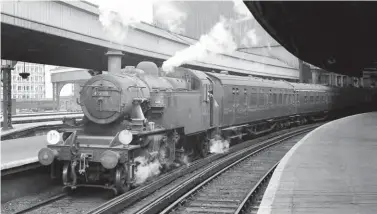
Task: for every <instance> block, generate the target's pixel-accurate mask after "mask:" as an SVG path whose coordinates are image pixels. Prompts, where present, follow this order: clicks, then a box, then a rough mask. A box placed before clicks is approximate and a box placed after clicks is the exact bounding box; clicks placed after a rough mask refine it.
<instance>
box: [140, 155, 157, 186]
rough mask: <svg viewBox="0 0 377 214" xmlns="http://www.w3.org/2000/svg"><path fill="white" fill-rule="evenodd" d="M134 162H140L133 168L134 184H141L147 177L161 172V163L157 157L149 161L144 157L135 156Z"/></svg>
mask: <svg viewBox="0 0 377 214" xmlns="http://www.w3.org/2000/svg"><path fill="white" fill-rule="evenodd" d="M135 162H139V163H140V164H139V165H138V166H137V168H136V170H135V180H136V181H135V183H136V184H142V183H144V182H145V181H146V180H147V179H148V178H151V177H154V176H157V175H159V174H160V173H161V171H160V167H161V164H160V162H159V160H158V159H154V160H153V161H149V160H147V159H146V158H145V157H143V156H141V157H137V158H135Z"/></svg>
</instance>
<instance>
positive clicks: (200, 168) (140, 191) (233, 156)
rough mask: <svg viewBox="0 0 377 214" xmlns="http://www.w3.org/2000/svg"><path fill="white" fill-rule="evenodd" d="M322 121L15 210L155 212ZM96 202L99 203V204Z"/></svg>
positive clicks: (31, 211) (46, 211)
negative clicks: (118, 184)
mask: <svg viewBox="0 0 377 214" xmlns="http://www.w3.org/2000/svg"><path fill="white" fill-rule="evenodd" d="M321 124H322V123H321ZM321 124H315V125H306V126H301V127H298V128H291V129H288V130H281V131H278V132H275V133H272V134H269V135H266V136H263V137H260V138H257V139H254V140H250V141H246V142H243V143H240V144H237V145H235V146H233V147H231V148H230V149H229V152H228V153H225V154H213V155H210V156H208V157H207V158H204V159H199V160H196V161H194V162H192V163H190V164H189V165H187V166H182V167H180V168H178V169H175V170H173V171H171V172H169V173H166V174H163V175H160V176H159V177H157V178H155V179H153V180H151V181H148V182H146V183H144V184H143V185H141V186H139V187H137V188H135V189H133V190H131V191H129V192H127V193H125V194H123V195H120V196H118V197H115V198H113V199H110V198H109V197H104V195H106V196H107V195H108V194H107V193H106V194H104V193H103V191H95V192H92V194H89V195H88V194H85V193H86V191H85V192H83V194H81V193H80V192H82V191H80V189H78V191H77V192H78V193H79V194H65V193H64V194H58V195H55V196H53V197H50V198H49V199H46V200H43V201H41V202H39V203H34V205H31V206H30V207H29V208H26V209H24V210H21V211H18V212H16V213H121V212H123V213H157V212H158V211H161V210H163V209H164V208H166V207H167V206H168V205H169V204H170V203H174V200H173V199H176V198H179V197H181V196H182V195H184V194H185V193H187V192H188V191H190V189H192V188H195V186H196V185H198V184H200V183H201V182H203V181H204V180H205V179H208V178H209V177H211V176H213V175H215V174H216V173H218V171H219V170H220V169H223V168H225V167H227V166H229V164H230V163H233V162H235V161H237V160H239V159H240V158H243V157H245V156H246V155H248V154H250V153H255V152H257V151H259V150H261V151H262V150H264V149H266V148H268V147H271V146H272V145H275V144H278V143H279V142H282V141H284V140H286V139H288V138H292V136H295V135H298V134H302V133H305V132H308V131H310V130H312V129H313V128H315V127H318V126H319V125H321ZM284 154H285V152H282V153H281V154H280V155H284ZM280 158H281V157H280ZM274 160H275V159H274ZM278 160H280V159H279V158H278ZM275 162H276V161H275ZM98 192H102V193H98ZM99 204H101V205H100V206H98V205H99ZM178 204H180V203H178ZM93 207H95V208H94V209H93Z"/></svg>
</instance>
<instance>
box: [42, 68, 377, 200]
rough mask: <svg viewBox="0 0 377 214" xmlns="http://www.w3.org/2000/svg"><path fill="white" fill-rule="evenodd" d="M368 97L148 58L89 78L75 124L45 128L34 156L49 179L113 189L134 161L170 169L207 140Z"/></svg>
mask: <svg viewBox="0 0 377 214" xmlns="http://www.w3.org/2000/svg"><path fill="white" fill-rule="evenodd" d="M371 95H372V92H371V91H370V89H363V88H334V87H327V86H322V85H311V84H300V83H290V82H285V81H272V80H264V79H259V78H254V77H251V76H247V77H245V76H235V75H229V74H228V73H227V72H220V73H215V72H212V73H211V72H208V73H205V72H202V71H198V70H192V69H186V68H181V67H177V68H175V69H174V70H173V71H172V72H170V73H167V74H164V75H162V70H160V69H159V68H158V67H157V66H156V64H154V63H153V62H140V63H139V64H138V65H137V66H136V67H126V68H125V69H122V70H121V71H120V72H115V73H108V74H100V75H97V76H93V77H92V78H91V79H90V80H88V81H87V82H86V84H85V85H84V87H83V88H82V90H81V92H80V100H79V102H78V103H79V104H80V105H81V107H82V110H83V112H84V115H85V116H84V118H83V120H82V124H76V126H74V127H72V128H67V129H65V130H63V132H61V133H59V132H57V131H54V130H52V131H50V132H49V133H48V134H47V141H48V143H49V144H48V146H47V148H42V149H41V150H40V151H39V154H38V158H39V161H40V163H41V164H43V165H51V167H52V168H51V169H52V172H53V173H52V174H53V175H54V176H55V177H57V176H62V180H63V183H64V186H65V187H69V188H76V187H78V186H96V187H102V188H109V189H112V190H114V191H115V192H116V193H117V194H119V193H123V192H126V191H128V190H129V188H130V187H131V186H132V185H134V184H135V172H137V167H138V166H139V165H140V164H143V163H142V161H140V160H141V159H143V160H158V161H159V162H160V163H161V164H162V165H163V166H166V167H169V166H172V165H173V164H175V162H177V161H178V162H179V161H180V160H181V158H182V157H183V156H184V155H185V154H189V153H190V154H198V155H201V156H202V157H204V156H206V155H207V154H209V149H210V147H211V145H210V144H211V142H213V141H212V139H222V140H227V141H230V142H234V141H237V140H239V139H242V138H245V137H250V136H255V135H259V134H263V133H266V132H269V131H271V130H275V129H280V128H285V127H289V126H292V125H300V124H304V123H307V122H309V121H316V120H323V119H325V118H326V116H327V115H328V114H329V112H332V111H337V110H341V109H343V108H346V107H352V106H357V105H360V104H362V103H365V102H369V101H370V99H371ZM232 140H233V141H232ZM59 166H61V169H60V167H59ZM60 173H61V174H60Z"/></svg>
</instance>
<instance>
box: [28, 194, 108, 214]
mask: <svg viewBox="0 0 377 214" xmlns="http://www.w3.org/2000/svg"><path fill="white" fill-rule="evenodd" d="M109 199H110V194H109V191H108V190H107V191H106V190H99V189H81V190H80V189H78V191H76V192H75V193H73V194H71V195H69V196H67V197H64V198H62V199H59V200H57V201H54V202H52V203H50V204H47V205H46V206H43V207H40V208H38V209H36V210H33V211H31V212H29V213H31V214H41V213H46V214H47V213H51V214H53V213H54V214H55V213H56V214H63V213H70V214H71V213H86V212H88V211H89V210H90V209H92V208H93V207H94V206H97V205H98V204H101V203H104V202H105V201H107V200H109Z"/></svg>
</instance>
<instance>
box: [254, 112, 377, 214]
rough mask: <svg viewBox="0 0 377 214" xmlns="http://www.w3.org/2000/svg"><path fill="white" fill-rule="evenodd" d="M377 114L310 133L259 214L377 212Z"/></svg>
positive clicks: (276, 177)
mask: <svg viewBox="0 0 377 214" xmlns="http://www.w3.org/2000/svg"><path fill="white" fill-rule="evenodd" d="M376 199H377V112H372V113H364V114H359V115H353V116H349V117H345V118H342V119H339V120H335V121H332V122H329V123H326V124H324V125H323V126H321V127H318V128H317V129H315V130H313V131H312V132H310V133H309V134H307V135H306V136H305V137H304V138H303V139H302V140H301V141H300V142H298V143H297V144H296V145H295V146H294V147H293V148H292V149H291V150H290V151H289V152H288V153H287V154H286V155H285V157H284V158H283V159H282V160H281V162H280V163H279V165H278V166H277V168H276V170H275V172H274V174H273V176H272V177H271V180H270V183H269V185H268V187H267V189H266V191H265V194H264V196H263V199H262V202H261V204H260V207H259V210H258V214H275V213H276V214H286V213H289V214H293V213H305V214H308V213H310V214H311V213H318V214H330V213H331V214H334V213H342V214H348V213H349V214H351V213H352V214H358V213H360V214H361V213H363V214H364V213H371V214H372V213H377V203H376Z"/></svg>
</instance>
